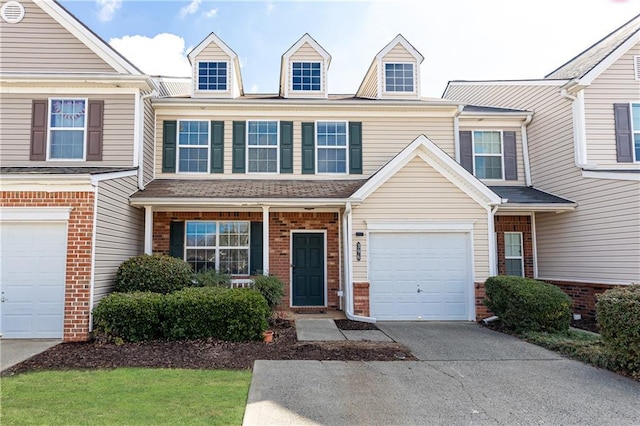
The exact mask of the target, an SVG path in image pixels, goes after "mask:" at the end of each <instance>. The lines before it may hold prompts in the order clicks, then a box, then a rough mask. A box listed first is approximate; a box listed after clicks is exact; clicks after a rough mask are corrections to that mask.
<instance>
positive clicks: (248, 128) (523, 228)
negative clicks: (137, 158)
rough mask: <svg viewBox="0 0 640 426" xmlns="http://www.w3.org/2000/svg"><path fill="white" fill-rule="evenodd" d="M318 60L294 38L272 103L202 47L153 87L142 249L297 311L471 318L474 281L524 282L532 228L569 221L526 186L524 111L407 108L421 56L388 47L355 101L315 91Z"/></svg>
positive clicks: (322, 68) (529, 268)
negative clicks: (520, 278)
mask: <svg viewBox="0 0 640 426" xmlns="http://www.w3.org/2000/svg"><path fill="white" fill-rule="evenodd" d="M331 59H332V58H331V55H330V54H329V52H327V51H326V50H325V49H324V48H323V47H322V46H321V45H320V44H319V43H318V42H317V41H316V40H315V39H314V38H312V37H311V36H310V35H309V34H305V35H303V36H302V37H301V38H300V39H299V40H297V41H296V42H295V43H293V45H292V46H291V48H290V49H288V50H287V51H286V52H284V53H283V55H282V61H281V72H280V90H279V93H277V94H257V95H254V94H245V93H244V90H243V87H242V76H241V69H240V67H239V66H238V55H237V53H236V52H234V50H233V49H232V48H231V47H230V46H228V45H227V44H226V43H225V42H224V41H222V40H221V39H220V38H219V37H218V36H216V35H215V34H210V35H209V36H207V37H206V38H205V39H204V40H203V41H202V43H200V44H199V45H198V46H197V47H196V48H195V49H194V50H193V51H192V52H191V53H190V54H189V60H190V63H191V66H192V70H193V75H192V78H191V79H189V80H187V81H186V82H185V81H181V82H178V81H173V82H169V81H165V80H156V85H157V86H158V87H160V89H158V93H159V96H158V97H154V98H153V99H152V101H151V104H152V107H153V110H154V111H155V123H154V124H155V126H154V127H155V129H156V133H155V142H154V146H155V162H154V165H153V171H152V173H153V180H152V181H151V182H150V183H148V184H147V185H145V188H144V190H140V191H138V192H136V193H135V194H134V195H132V196H131V199H130V201H131V204H132V205H133V206H135V207H138V208H140V209H144V215H145V238H144V247H145V252H146V253H149V254H151V253H162V254H170V255H172V256H176V257H179V258H183V259H185V260H186V261H187V262H189V263H190V264H191V265H192V266H193V267H194V269H195V270H202V269H206V268H216V269H218V270H220V271H222V272H225V273H228V274H231V276H232V278H233V279H234V281H239V282H243V281H244V280H246V279H248V278H249V277H250V276H251V275H253V274H260V273H268V274H271V275H276V276H278V277H280V278H281V279H282V280H283V281H284V282H285V284H286V288H285V297H284V301H283V304H284V305H285V307H287V308H289V309H291V310H293V311H298V312H313V311H326V310H336V309H340V310H344V311H345V313H346V314H347V316H348V317H349V318H353V319H357V320H363V321H375V320H418V319H425V320H429V319H431V320H476V319H477V318H482V317H483V316H485V315H486V314H487V312H486V310H485V308H484V306H483V304H482V298H483V296H484V293H483V291H484V290H483V283H484V281H485V279H486V278H487V277H489V276H491V275H495V274H497V273H509V274H516V275H527V276H531V275H533V274H534V268H535V264H536V252H535V238H534V235H535V233H534V227H535V224H534V221H533V220H532V218H534V217H535V215H536V214H538V213H547V212H551V213H550V214H553V215H558V216H563V215H567V212H571V211H573V210H574V209H575V208H576V204H575V203H574V202H573V201H572V200H569V199H565V198H561V197H558V196H555V195H553V194H551V193H547V192H543V191H539V190H538V189H536V188H534V187H533V186H532V185H531V176H530V167H529V157H528V151H527V150H528V145H527V138H528V128H527V126H528V125H529V123H530V122H531V120H532V117H533V115H534V113H533V111H531V110H528V109H525V108H502V107H485V106H477V105H473V104H471V103H467V102H462V101H458V100H453V101H452V100H446V99H428V98H427V99H425V98H422V97H421V96H420V84H421V82H420V73H419V67H420V64H421V63H422V62H423V60H424V58H423V56H422V55H421V54H420V53H419V52H418V51H417V50H416V49H415V48H414V47H413V46H412V45H411V44H410V43H409V42H408V41H407V40H406V39H405V38H404V37H403V36H401V35H398V36H397V37H395V38H394V39H393V40H391V41H390V42H389V43H388V44H387V45H386V46H384V47H383V48H382V49H381V50H380V52H378V53H377V54H376V55H375V56H374V58H373V60H372V62H371V65H370V67H369V69H368V71H367V72H366V74H365V76H363V81H362V83H361V85H360V87H359V89H358V91H357V93H356V94H355V95H334V94H330V93H328V92H327V84H326V82H327V78H328V75H329V74H330V65H331ZM185 83H189V87H185ZM152 127H153V126H152ZM146 173H147V172H146V171H145V174H146Z"/></svg>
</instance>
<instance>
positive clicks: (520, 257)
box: [504, 232, 526, 277]
mask: <svg viewBox="0 0 640 426" xmlns="http://www.w3.org/2000/svg"><path fill="white" fill-rule="evenodd" d="M513 234H517V235H519V236H520V256H507V238H506V237H507V235H513ZM504 237H505V238H504V259H505V265H504V272H505V274H506V273H507V262H506V261H507V260H514V259H520V270H521V271H522V275H520V276H521V277H524V276H525V275H526V274H525V272H524V241H523V235H522V232H505V233H504Z"/></svg>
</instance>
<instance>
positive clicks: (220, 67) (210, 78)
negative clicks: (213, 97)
mask: <svg viewBox="0 0 640 426" xmlns="http://www.w3.org/2000/svg"><path fill="white" fill-rule="evenodd" d="M198 90H227V63H226V62H198Z"/></svg>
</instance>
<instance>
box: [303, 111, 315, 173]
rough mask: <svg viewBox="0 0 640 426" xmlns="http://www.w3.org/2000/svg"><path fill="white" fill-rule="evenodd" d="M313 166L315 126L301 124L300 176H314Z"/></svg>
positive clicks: (312, 124)
mask: <svg viewBox="0 0 640 426" xmlns="http://www.w3.org/2000/svg"><path fill="white" fill-rule="evenodd" d="M315 166H316V165H315V124H314V123H302V174H314V173H315V171H316V167H315Z"/></svg>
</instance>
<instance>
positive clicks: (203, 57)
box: [195, 43, 231, 61]
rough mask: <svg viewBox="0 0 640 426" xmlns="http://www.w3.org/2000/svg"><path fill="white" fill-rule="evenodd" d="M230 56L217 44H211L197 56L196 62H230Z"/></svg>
mask: <svg viewBox="0 0 640 426" xmlns="http://www.w3.org/2000/svg"><path fill="white" fill-rule="evenodd" d="M230 59H231V58H230V56H229V55H228V54H227V53H226V52H225V51H224V50H222V48H220V46H218V45H217V44H215V43H209V45H208V46H207V47H205V48H204V49H202V51H201V52H200V53H198V55H196V56H195V60H196V61H228V60H230Z"/></svg>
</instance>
